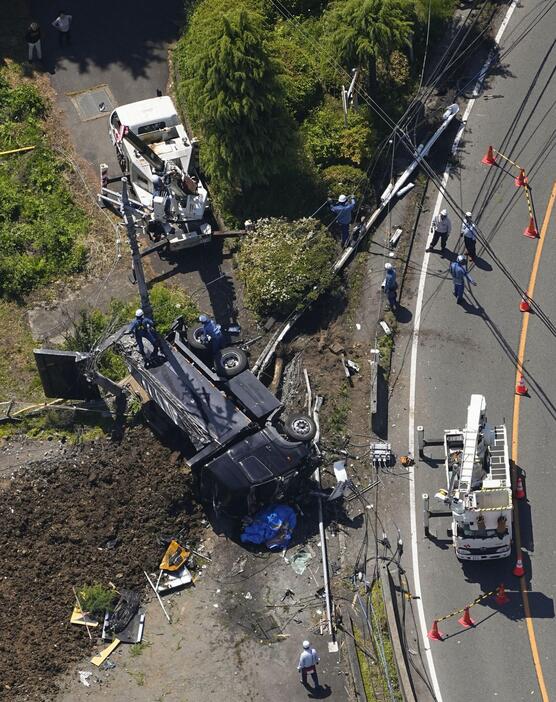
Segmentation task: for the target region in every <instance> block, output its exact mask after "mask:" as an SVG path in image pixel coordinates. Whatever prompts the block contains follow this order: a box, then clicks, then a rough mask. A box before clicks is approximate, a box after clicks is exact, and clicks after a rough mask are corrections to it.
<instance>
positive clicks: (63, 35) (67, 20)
mask: <svg viewBox="0 0 556 702" xmlns="http://www.w3.org/2000/svg"><path fill="white" fill-rule="evenodd" d="M71 20H72V16H71V15H68V14H67V13H66V11H65V10H60V12H59V13H58V17H56V19H55V20H54V22H52V26H53V27H54V29H57V30H58V43H59V44H60V46H64V44H65V45H66V46H68V45H69V44H71V34H70V28H71Z"/></svg>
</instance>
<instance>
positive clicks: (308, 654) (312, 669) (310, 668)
mask: <svg viewBox="0 0 556 702" xmlns="http://www.w3.org/2000/svg"><path fill="white" fill-rule="evenodd" d="M319 663H320V658H319V654H318V653H317V651H316V649H314V648H313V647H312V646H311V643H310V642H309V641H304V642H303V651H301V655H300V656H299V665H298V666H297V670H299V671H300V673H301V682H302V683H303V685H305V686H306V687H307V673H310V674H311V677H312V678H313V682H314V683H315V689H317V688H319V687H320V685H319V676H318V675H317V665H318V664H319Z"/></svg>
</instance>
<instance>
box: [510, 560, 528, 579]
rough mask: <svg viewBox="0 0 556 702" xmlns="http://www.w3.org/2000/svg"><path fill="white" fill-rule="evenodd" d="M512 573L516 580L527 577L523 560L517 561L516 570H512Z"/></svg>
mask: <svg viewBox="0 0 556 702" xmlns="http://www.w3.org/2000/svg"><path fill="white" fill-rule="evenodd" d="M512 573H513V574H514V575H515V577H516V578H521V576H522V575H525V568H524V567H523V561H522V560H521V558H518V559H517V563H516V564H515V568H514V569H513V570H512Z"/></svg>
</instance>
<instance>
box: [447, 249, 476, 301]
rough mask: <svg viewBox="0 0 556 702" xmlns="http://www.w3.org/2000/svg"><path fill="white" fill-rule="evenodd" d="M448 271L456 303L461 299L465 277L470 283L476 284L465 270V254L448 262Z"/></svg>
mask: <svg viewBox="0 0 556 702" xmlns="http://www.w3.org/2000/svg"><path fill="white" fill-rule="evenodd" d="M450 273H451V274H452V280H453V282H454V295H455V298H456V302H457V303H458V305H461V303H462V301H463V292H464V289H465V280H466V279H467V280H468V281H469V283H471V285H477V283H476V282H475V281H474V280H473V278H472V277H471V276H470V275H469V273H468V272H467V268H466V267H465V256H462V255H460V256H458V258H457V260H456V261H454V262H453V263H451V264H450Z"/></svg>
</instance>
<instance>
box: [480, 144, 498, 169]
mask: <svg viewBox="0 0 556 702" xmlns="http://www.w3.org/2000/svg"><path fill="white" fill-rule="evenodd" d="M481 163H484V164H485V166H494V165H495V164H496V159H495V158H494V149H493V148H492V146H489V147H488V151H487V152H486V154H485V155H484V156H483V158H482V159H481Z"/></svg>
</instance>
